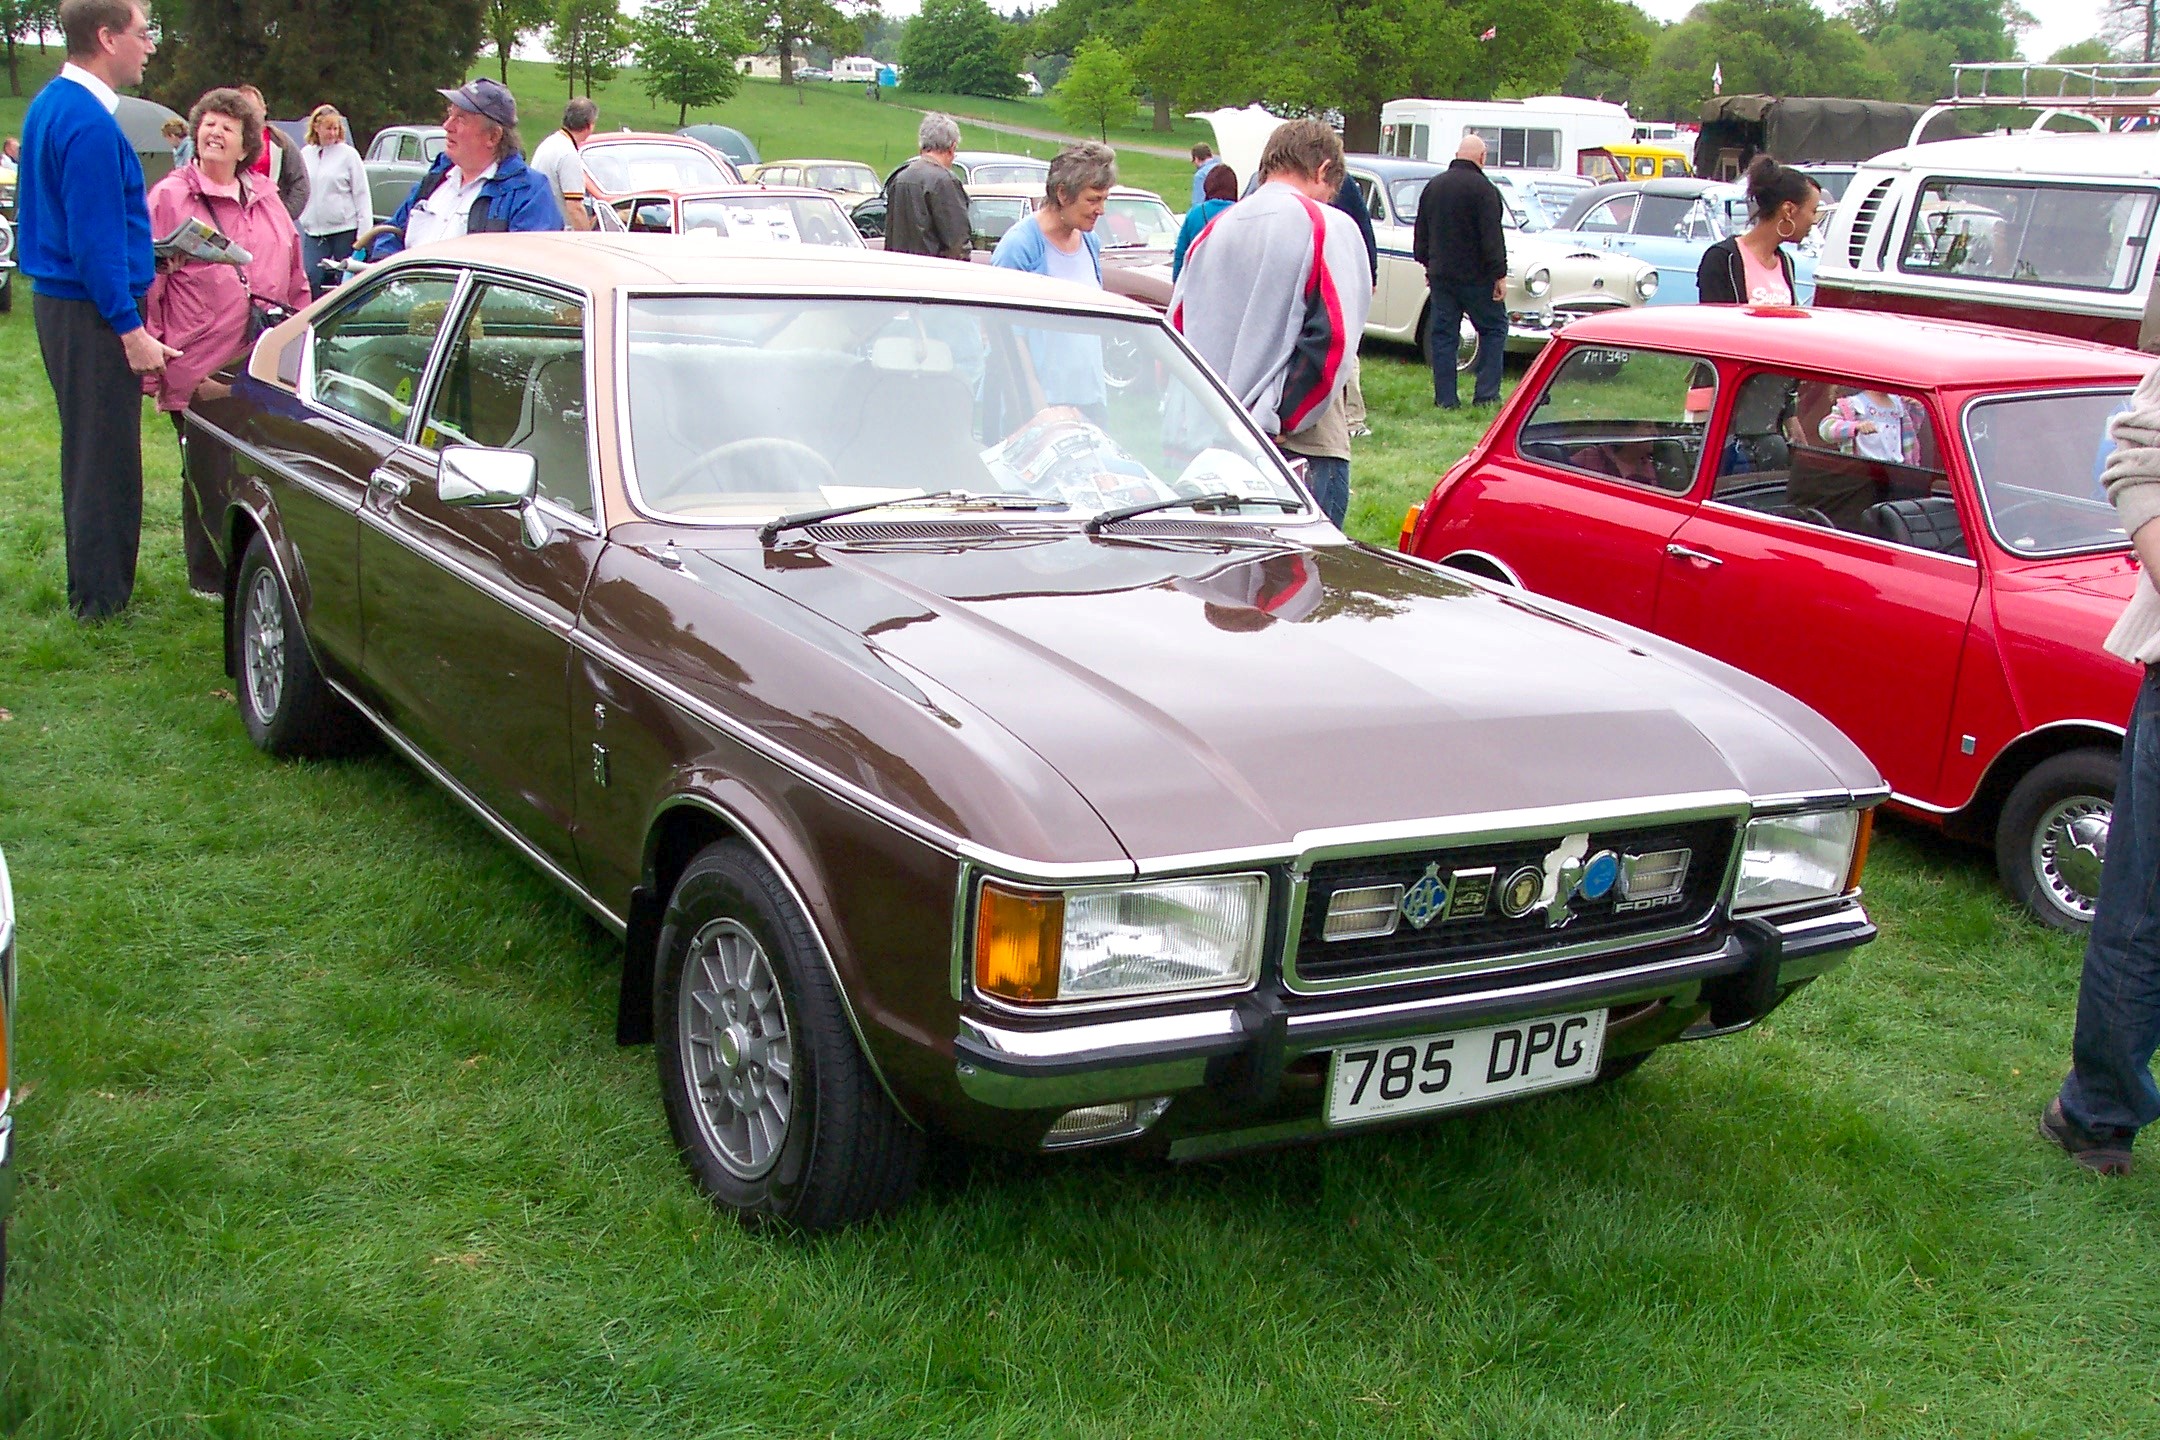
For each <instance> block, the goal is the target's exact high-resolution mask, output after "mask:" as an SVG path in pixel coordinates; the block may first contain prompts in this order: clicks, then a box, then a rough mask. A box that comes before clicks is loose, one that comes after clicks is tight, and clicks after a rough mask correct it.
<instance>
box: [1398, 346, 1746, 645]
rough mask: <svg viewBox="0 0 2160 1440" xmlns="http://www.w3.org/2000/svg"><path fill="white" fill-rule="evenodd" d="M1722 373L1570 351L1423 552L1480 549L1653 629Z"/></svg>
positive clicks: (1452, 500) (1679, 358)
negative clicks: (1669, 548)
mask: <svg viewBox="0 0 2160 1440" xmlns="http://www.w3.org/2000/svg"><path fill="white" fill-rule="evenodd" d="M1715 377H1716V370H1715V367H1713V366H1711V365H1710V364H1709V363H1708V362H1706V361H1703V360H1699V359H1696V358H1694V357H1692V356H1687V355H1678V354H1673V353H1670V352H1666V351H1661V350H1620V349H1609V348H1604V347H1592V346H1583V345H1577V346H1574V347H1572V348H1571V349H1570V350H1569V352H1568V354H1567V355H1566V356H1565V357H1564V358H1563V359H1562V360H1561V362H1560V364H1559V365H1558V366H1556V367H1555V368H1554V369H1553V370H1552V371H1551V378H1550V379H1549V380H1548V381H1547V382H1546V384H1545V387H1544V390H1543V391H1542V392H1541V394H1540V395H1539V397H1538V400H1537V403H1536V404H1535V405H1534V406H1533V407H1532V408H1530V409H1529V410H1527V411H1525V412H1521V413H1522V414H1523V417H1524V418H1523V420H1522V422H1521V424H1520V426H1519V427H1518V428H1517V430H1516V432H1515V434H1514V436H1513V437H1512V441H1513V443H1512V445H1509V444H1508V443H1507V442H1506V441H1504V440H1503V441H1502V442H1500V443H1497V444H1495V445H1494V447H1493V450H1492V454H1493V456H1494V457H1495V458H1494V460H1493V462H1492V463H1491V464H1490V465H1488V466H1487V467H1485V468H1484V469H1483V470H1481V471H1478V472H1475V473H1473V474H1471V475H1469V476H1466V477H1464V479H1462V480H1461V481H1459V482H1457V484H1456V485H1455V487H1453V488H1452V489H1450V491H1449V492H1448V495H1447V501H1446V510H1445V514H1444V515H1443V517H1442V523H1443V533H1444V534H1445V536H1446V538H1445V539H1442V540H1440V541H1439V542H1438V543H1439V544H1440V545H1442V546H1443V547H1445V548H1443V549H1440V550H1437V551H1432V552H1428V553H1436V554H1440V555H1446V554H1449V553H1460V552H1462V551H1477V552H1481V553H1483V554H1485V555H1488V556H1490V557H1492V558H1493V559H1495V560H1497V561H1499V562H1500V563H1501V564H1502V565H1503V566H1505V567H1506V568H1508V569H1509V570H1511V571H1512V572H1513V573H1514V574H1515V575H1516V576H1517V577H1518V578H1519V579H1520V580H1521V581H1522V583H1523V584H1524V585H1525V586H1526V587H1528V588H1529V589H1531V590H1535V591H1537V592H1538V593H1539V594H1541V595H1551V596H1554V597H1556V598H1558V599H1561V600H1566V601H1570V602H1572V603H1574V604H1577V605H1582V606H1584V607H1586V608H1588V609H1591V610H1596V611H1598V612H1599V613H1601V614H1605V615H1610V616H1613V617H1614V618H1616V619H1620V620H1625V621H1628V622H1629V623H1631V624H1636V625H1648V624H1649V623H1650V620H1651V616H1652V614H1653V613H1654V611H1655V607H1656V602H1657V588H1658V582H1659V578H1660V576H1661V575H1662V574H1663V572H1664V569H1665V546H1666V544H1667V542H1668V541H1669V540H1670V539H1671V538H1672V535H1673V533H1674V532H1675V531H1676V530H1678V529H1680V527H1681V526H1682V525H1683V524H1685V523H1686V522H1687V519H1688V517H1689V516H1690V515H1691V514H1693V513H1694V509H1695V502H1694V500H1693V499H1692V498H1691V492H1692V491H1693V490H1694V489H1695V486H1696V477H1697V472H1698V471H1699V469H1700V465H1701V456H1702V436H1703V432H1704V429H1705V426H1706V422H1707V420H1708V418H1709V409H1710V405H1711V403H1712V399H1711V397H1712V395H1713V394H1714V391H1715V386H1716V378H1715ZM1676 417H1677V418H1676Z"/></svg>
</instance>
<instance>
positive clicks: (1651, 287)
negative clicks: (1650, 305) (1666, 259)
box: [1635, 270, 1658, 300]
mask: <svg viewBox="0 0 2160 1440" xmlns="http://www.w3.org/2000/svg"><path fill="white" fill-rule="evenodd" d="M1657 287H1658V278H1657V271H1655V270H1645V271H1643V273H1642V274H1640V275H1638V276H1636V277H1635V293H1636V294H1637V295H1640V296H1641V297H1642V298H1643V299H1645V300H1648V299H1649V298H1650V297H1651V296H1653V295H1655V294H1657Z"/></svg>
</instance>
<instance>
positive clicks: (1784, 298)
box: [1735, 245, 1793, 305]
mask: <svg viewBox="0 0 2160 1440" xmlns="http://www.w3.org/2000/svg"><path fill="white" fill-rule="evenodd" d="M1735 248H1736V249H1738V250H1739V252H1740V265H1741V268H1742V270H1743V271H1745V273H1746V275H1747V303H1748V304H1750V305H1790V304H1792V303H1793V295H1792V287H1791V286H1790V285H1787V284H1786V283H1785V267H1784V266H1783V265H1781V264H1779V263H1778V258H1777V256H1776V255H1775V254H1773V255H1771V257H1770V263H1769V264H1767V265H1765V264H1763V263H1762V262H1761V261H1760V260H1757V259H1756V258H1755V255H1754V252H1753V251H1751V250H1749V249H1748V247H1747V246H1745V245H1740V246H1736V247H1735Z"/></svg>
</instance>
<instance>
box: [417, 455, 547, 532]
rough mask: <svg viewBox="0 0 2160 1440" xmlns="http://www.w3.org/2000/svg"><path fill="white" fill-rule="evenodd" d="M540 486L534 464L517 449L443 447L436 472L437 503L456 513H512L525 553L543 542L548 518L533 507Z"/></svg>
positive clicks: (535, 464)
mask: <svg viewBox="0 0 2160 1440" xmlns="http://www.w3.org/2000/svg"><path fill="white" fill-rule="evenodd" d="M539 482H540V467H539V465H538V463H537V462H535V461H534V459H533V457H532V456H530V455H528V454H526V453H525V452H524V451H522V450H493V449H489V448H487V447H485V446H481V445H446V446H444V447H443V452H442V458H441V459H440V460H439V461H437V462H436V467H435V495H436V498H438V499H439V500H441V501H442V503H443V504H445V505H448V506H450V507H452V508H453V509H458V510H515V511H517V512H518V521H519V527H520V531H521V533H522V535H523V538H524V541H525V546H526V548H527V549H530V550H537V549H539V548H540V547H541V546H542V545H545V544H546V543H547V541H548V523H547V517H545V516H544V515H542V514H541V513H540V508H539V507H538V506H537V505H535V504H533V497H534V496H535V495H536V494H538V492H539Z"/></svg>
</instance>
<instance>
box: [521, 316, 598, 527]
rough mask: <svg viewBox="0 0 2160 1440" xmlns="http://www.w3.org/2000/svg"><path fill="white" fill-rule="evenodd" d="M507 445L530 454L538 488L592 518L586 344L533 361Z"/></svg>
mask: <svg viewBox="0 0 2160 1440" xmlns="http://www.w3.org/2000/svg"><path fill="white" fill-rule="evenodd" d="M508 448H510V449H513V450H523V451H524V452H525V453H526V454H528V455H530V456H532V457H533V463H534V467H535V469H536V470H537V471H538V490H539V493H540V494H542V495H545V496H546V497H547V498H548V499H550V500H552V501H554V502H555V503H556V504H558V505H560V506H562V507H563V508H565V509H567V510H574V511H576V512H577V513H578V514H580V515H583V516H586V517H587V518H588V519H589V518H591V516H592V513H593V500H592V479H591V472H590V470H589V469H588V468H587V465H586V458H585V349H584V346H583V345H576V346H574V347H572V348H569V349H566V350H564V351H563V352H561V353H559V354H556V355H550V356H545V357H543V358H541V359H539V360H537V361H535V362H533V367H532V372H531V374H530V375H528V376H527V377H526V381H525V403H524V407H523V410H522V412H521V413H520V414H519V416H518V420H517V428H516V431H515V432H514V433H513V434H512V435H511V437H510V440H509V446H508Z"/></svg>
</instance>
